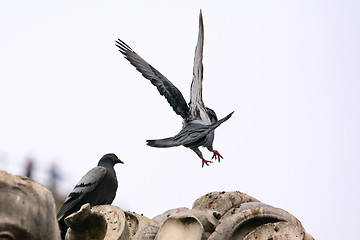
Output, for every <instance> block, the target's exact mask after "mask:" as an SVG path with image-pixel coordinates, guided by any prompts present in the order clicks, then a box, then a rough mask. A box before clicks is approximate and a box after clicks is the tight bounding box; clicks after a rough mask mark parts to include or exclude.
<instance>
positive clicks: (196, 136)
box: [147, 112, 234, 148]
mask: <svg viewBox="0 0 360 240" xmlns="http://www.w3.org/2000/svg"><path fill="white" fill-rule="evenodd" d="M233 113H234V112H232V113H230V114H229V115H227V116H226V117H224V118H222V119H220V120H219V121H216V122H214V123H213V124H210V125H204V124H200V123H190V124H188V125H186V126H185V127H184V128H183V129H182V130H181V131H180V132H179V133H178V134H177V135H175V136H174V137H170V138H164V139H158V140H147V145H149V146H151V147H157V148H167V147H176V146H181V145H184V146H185V145H191V144H192V143H195V142H197V141H198V140H200V139H201V138H204V137H206V135H208V134H209V133H210V132H211V131H213V130H214V129H215V128H217V127H218V126H220V124H222V123H223V122H225V121H226V120H228V119H229V118H230V117H231V115H232V114H233Z"/></svg>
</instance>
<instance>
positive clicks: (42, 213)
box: [0, 171, 60, 240]
mask: <svg viewBox="0 0 360 240" xmlns="http://www.w3.org/2000/svg"><path fill="white" fill-rule="evenodd" d="M0 239H22V240H33V239H34V240H35V239H36V240H42V239H44V240H45V239H46V240H48V239H54V240H58V239H60V232H59V228H58V224H57V221H56V210H55V203H54V199H53V197H52V194H51V192H50V191H49V190H48V189H47V188H45V187H44V186H42V185H41V184H39V183H36V182H35V181H33V180H31V179H29V178H27V177H22V176H15V175H11V174H9V173H7V172H5V171H0Z"/></svg>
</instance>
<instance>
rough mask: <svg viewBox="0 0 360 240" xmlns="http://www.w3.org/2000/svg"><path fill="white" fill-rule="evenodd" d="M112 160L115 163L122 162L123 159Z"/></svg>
mask: <svg viewBox="0 0 360 240" xmlns="http://www.w3.org/2000/svg"><path fill="white" fill-rule="evenodd" d="M114 162H115V164H116V163H121V164H124V163H123V161H121V160H120V159H116V160H115V161H114Z"/></svg>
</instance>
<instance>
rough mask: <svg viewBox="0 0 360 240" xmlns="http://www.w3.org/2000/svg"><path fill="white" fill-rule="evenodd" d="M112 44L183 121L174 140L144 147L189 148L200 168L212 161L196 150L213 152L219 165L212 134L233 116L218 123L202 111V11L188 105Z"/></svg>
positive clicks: (132, 54)
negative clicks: (196, 157)
mask: <svg viewBox="0 0 360 240" xmlns="http://www.w3.org/2000/svg"><path fill="white" fill-rule="evenodd" d="M115 42H116V44H115V45H116V46H117V47H119V48H120V50H119V51H120V52H121V53H122V54H123V55H124V56H125V58H126V59H127V60H128V61H129V62H130V63H131V64H132V65H133V66H135V68H136V69H137V70H138V71H139V72H140V73H141V74H142V75H143V76H144V77H145V78H147V79H149V80H150V81H151V83H152V84H153V85H155V86H156V88H157V89H158V91H159V92H160V94H161V95H163V96H164V97H165V98H166V99H167V101H168V103H169V104H170V106H171V107H172V108H173V110H174V111H175V113H176V114H178V115H180V116H181V117H182V118H183V129H182V130H181V131H180V132H179V133H178V134H177V135H176V136H174V137H170V138H165V139H159V140H147V144H148V145H149V146H152V147H158V148H167V147H174V146H180V145H182V146H184V147H188V148H190V149H191V150H193V151H194V152H195V153H196V154H197V155H198V156H199V157H200V158H201V160H202V167H203V166H204V164H206V165H209V163H211V161H207V160H205V159H204V157H203V155H202V153H201V151H200V150H199V147H200V146H203V147H206V148H207V149H208V150H209V151H211V152H213V157H212V159H214V158H215V159H217V160H218V161H219V162H220V159H221V158H223V157H222V156H221V155H220V153H219V152H218V151H217V150H214V149H213V146H212V144H213V141H214V130H215V128H217V127H218V126H219V125H220V124H221V123H223V122H225V121H226V120H228V119H229V118H230V117H231V115H232V114H233V112H232V113H230V114H229V115H227V116H226V117H224V118H223V119H221V120H219V121H218V119H217V116H216V114H215V112H214V111H213V110H212V109H210V108H207V107H205V104H204V102H203V100H202V79H203V65H202V58H203V45H204V26H203V20H202V14H201V10H200V16H199V35H198V43H197V45H196V48H195V58H194V69H193V81H192V83H191V90H190V95H191V96H190V103H189V105H188V104H187V103H186V101H185V99H184V97H183V95H182V94H181V92H180V91H179V89H177V88H176V87H175V86H174V85H173V84H172V83H171V82H170V81H169V80H168V79H167V78H166V77H165V76H164V75H162V74H161V73H160V72H159V71H157V70H156V69H155V68H154V67H153V66H151V65H150V64H148V63H147V62H146V61H145V60H144V59H142V58H141V57H140V56H139V55H138V54H136V53H135V52H134V51H133V50H132V49H131V48H130V47H129V46H128V45H127V44H126V43H124V42H123V41H122V40H120V39H118V40H117V41H115Z"/></svg>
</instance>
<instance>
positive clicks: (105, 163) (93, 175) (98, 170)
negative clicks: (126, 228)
mask: <svg viewBox="0 0 360 240" xmlns="http://www.w3.org/2000/svg"><path fill="white" fill-rule="evenodd" d="M117 163H123V162H122V161H121V160H120V159H119V158H118V157H117V156H116V155H115V154H113V153H109V154H106V155H104V156H103V157H102V158H101V159H100V161H99V163H98V166H97V167H95V168H93V169H91V170H90V171H89V172H88V173H86V174H85V175H84V176H83V177H82V178H81V179H80V181H79V182H78V184H76V186H75V187H74V189H73V190H72V191H71V193H70V194H69V196H68V197H67V198H66V199H65V202H64V204H63V206H62V207H61V209H60V210H59V212H58V214H57V220H58V222H59V227H60V230H61V235H62V238H64V237H65V233H66V230H67V226H66V224H65V222H64V219H65V217H67V216H68V215H70V214H72V213H74V212H76V211H78V210H79V209H80V207H81V206H82V205H83V204H85V203H90V205H91V206H95V205H103V204H111V203H112V202H113V200H114V198H115V195H116V190H117V187H118V182H117V178H116V174H115V170H114V165H115V164H117Z"/></svg>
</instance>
